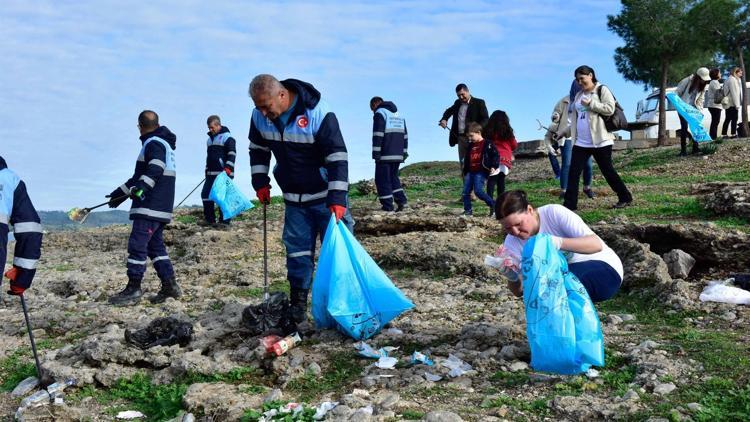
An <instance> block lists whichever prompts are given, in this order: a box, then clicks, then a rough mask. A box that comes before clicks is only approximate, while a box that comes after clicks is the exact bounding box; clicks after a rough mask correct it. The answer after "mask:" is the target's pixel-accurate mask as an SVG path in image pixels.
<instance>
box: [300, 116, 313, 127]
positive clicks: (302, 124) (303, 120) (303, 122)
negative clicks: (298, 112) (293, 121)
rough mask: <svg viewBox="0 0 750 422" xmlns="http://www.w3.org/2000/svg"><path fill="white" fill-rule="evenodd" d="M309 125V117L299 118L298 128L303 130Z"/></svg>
mask: <svg viewBox="0 0 750 422" xmlns="http://www.w3.org/2000/svg"><path fill="white" fill-rule="evenodd" d="M308 124H310V122H309V121H308V120H307V117H305V116H299V118H297V126H299V127H301V128H302V129H304V128H306V127H307V125H308Z"/></svg>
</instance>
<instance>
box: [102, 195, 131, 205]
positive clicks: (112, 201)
mask: <svg viewBox="0 0 750 422" xmlns="http://www.w3.org/2000/svg"><path fill="white" fill-rule="evenodd" d="M121 192H122V191H121ZM105 198H109V204H107V205H109V207H110V208H117V207H119V206H120V204H122V203H123V202H125V200H126V199H128V196H127V195H125V194H122V195H121V196H114V195H112V194H111V193H110V194H109V195H106V196H105Z"/></svg>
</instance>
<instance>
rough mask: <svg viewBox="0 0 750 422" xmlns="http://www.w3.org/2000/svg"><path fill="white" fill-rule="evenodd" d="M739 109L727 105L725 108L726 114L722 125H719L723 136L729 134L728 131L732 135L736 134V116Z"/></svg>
mask: <svg viewBox="0 0 750 422" xmlns="http://www.w3.org/2000/svg"><path fill="white" fill-rule="evenodd" d="M739 111H740V109H739V108H737V107H729V108H728V109H727V114H726V115H725V116H724V125H723V126H722V127H721V134H722V135H723V136H729V133H730V132H731V133H732V136H734V135H736V134H737V116H738V115H739ZM727 129H729V131H727Z"/></svg>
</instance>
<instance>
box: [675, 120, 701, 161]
mask: <svg viewBox="0 0 750 422" xmlns="http://www.w3.org/2000/svg"><path fill="white" fill-rule="evenodd" d="M679 117H680V152H681V153H682V154H687V136H688V122H687V120H685V119H683V118H682V116H679ZM693 152H698V143H697V142H695V141H693Z"/></svg>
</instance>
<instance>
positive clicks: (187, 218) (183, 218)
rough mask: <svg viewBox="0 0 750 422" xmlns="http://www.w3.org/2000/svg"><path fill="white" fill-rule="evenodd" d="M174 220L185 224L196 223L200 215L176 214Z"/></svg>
mask: <svg viewBox="0 0 750 422" xmlns="http://www.w3.org/2000/svg"><path fill="white" fill-rule="evenodd" d="M174 220H175V221H177V222H178V223H183V224H195V223H197V222H198V217H196V216H194V215H190V214H187V215H177V216H175V218H174Z"/></svg>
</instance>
